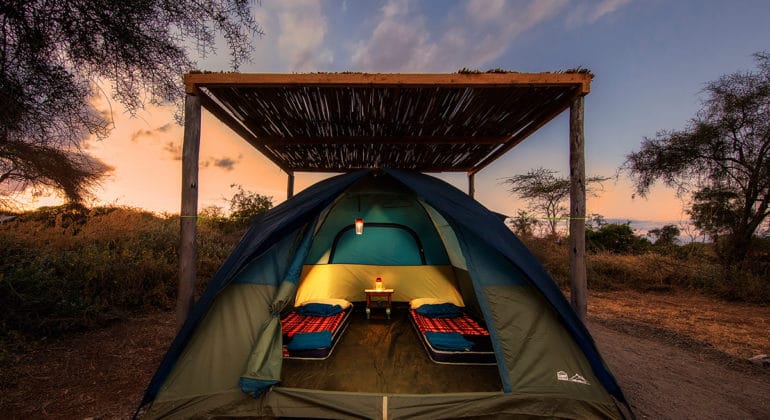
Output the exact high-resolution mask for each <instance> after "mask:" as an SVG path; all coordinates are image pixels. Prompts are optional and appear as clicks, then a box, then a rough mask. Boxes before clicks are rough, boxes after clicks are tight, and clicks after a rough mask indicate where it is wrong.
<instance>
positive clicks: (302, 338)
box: [286, 330, 332, 351]
mask: <svg viewBox="0 0 770 420" xmlns="http://www.w3.org/2000/svg"><path fill="white" fill-rule="evenodd" d="M331 346H332V333H331V331H328V330H323V331H318V332H310V333H297V334H294V337H292V339H291V341H289V344H288V345H287V346H286V348H287V349H289V351H295V350H314V349H328V348H330V347H331Z"/></svg>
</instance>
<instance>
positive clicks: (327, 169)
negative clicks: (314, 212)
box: [294, 165, 470, 173]
mask: <svg viewBox="0 0 770 420" xmlns="http://www.w3.org/2000/svg"><path fill="white" fill-rule="evenodd" d="M372 168H375V166H360V165H352V166H346V167H337V166H319V167H314V166H298V167H296V168H294V172H295V173H296V172H315V173H347V172H353V171H357V170H359V169H372ZM393 169H414V170H417V171H420V172H429V173H442V172H468V170H469V169H470V168H462V167H457V168H456V167H447V166H427V165H426V166H420V167H419V168H413V167H406V168H405V167H393Z"/></svg>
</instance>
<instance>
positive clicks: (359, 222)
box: [356, 217, 364, 235]
mask: <svg viewBox="0 0 770 420" xmlns="http://www.w3.org/2000/svg"><path fill="white" fill-rule="evenodd" d="M363 233H364V219H362V218H360V217H359V218H357V219H356V235H361V234H363Z"/></svg>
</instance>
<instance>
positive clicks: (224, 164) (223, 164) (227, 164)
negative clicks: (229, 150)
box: [210, 155, 243, 172]
mask: <svg viewBox="0 0 770 420" xmlns="http://www.w3.org/2000/svg"><path fill="white" fill-rule="evenodd" d="M242 158H243V155H238V158H236V159H233V158H229V157H222V158H211V159H210V162H211V164H212V165H214V166H216V167H217V168H220V169H224V170H225V171H227V172H230V171H232V170H233V169H234V168H235V165H236V164H238V163H239V162H240V161H241V159H242Z"/></svg>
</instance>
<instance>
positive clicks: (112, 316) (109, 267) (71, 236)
mask: <svg viewBox="0 0 770 420" xmlns="http://www.w3.org/2000/svg"><path fill="white" fill-rule="evenodd" d="M240 235H241V233H236V232H233V233H231V234H224V233H222V232H221V231H220V230H217V229H216V228H214V227H211V226H207V225H206V224H201V227H200V229H199V247H198V249H199V258H198V279H199V282H198V283H199V284H200V285H201V287H203V285H204V284H205V283H206V281H207V280H208V279H209V278H211V276H212V275H213V274H214V272H215V271H216V270H217V269H218V268H219V267H220V266H221V264H222V261H223V260H224V258H225V257H226V256H227V255H228V254H229V252H230V250H231V249H232V247H233V244H234V243H235V241H236V240H237V238H238V237H240ZM178 243H179V217H178V216H171V217H169V216H158V215H155V214H152V213H149V212H145V211H140V210H136V209H130V208H115V207H112V208H96V209H91V210H89V209H83V208H69V207H59V208H44V209H41V210H40V211H36V212H32V213H26V214H22V215H20V216H19V217H18V218H17V219H16V220H14V221H12V222H6V223H3V224H0V307H2V308H3V310H2V312H0V339H2V336H6V337H7V336H10V335H13V334H18V333H22V334H27V335H31V336H37V337H41V336H48V335H57V334H61V333H64V332H68V331H74V330H82V329H85V328H91V327H94V326H97V325H102V324H105V323H108V322H110V321H112V320H116V319H122V318H125V317H126V316H127V315H128V314H130V313H132V312H139V311H145V310H148V309H150V308H170V307H172V305H173V303H174V299H175V295H176V286H177V268H178V259H177V247H178Z"/></svg>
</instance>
